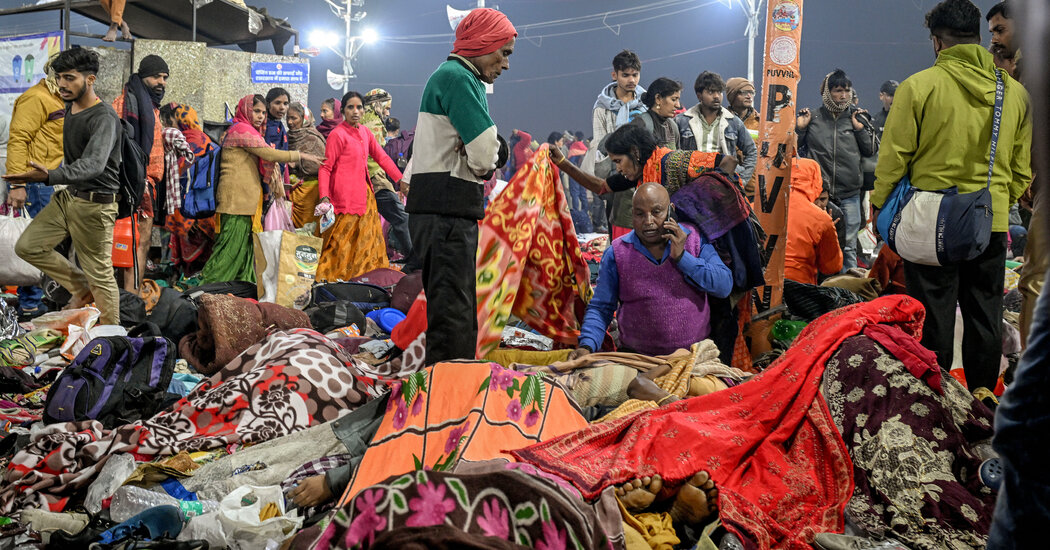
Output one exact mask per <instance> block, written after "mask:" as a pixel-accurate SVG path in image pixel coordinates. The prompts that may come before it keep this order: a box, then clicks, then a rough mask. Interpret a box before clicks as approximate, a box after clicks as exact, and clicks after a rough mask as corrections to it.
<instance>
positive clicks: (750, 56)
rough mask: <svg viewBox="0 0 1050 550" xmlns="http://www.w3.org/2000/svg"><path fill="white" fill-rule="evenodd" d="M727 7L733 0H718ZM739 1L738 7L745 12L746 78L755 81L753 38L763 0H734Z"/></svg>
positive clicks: (755, 33)
mask: <svg viewBox="0 0 1050 550" xmlns="http://www.w3.org/2000/svg"><path fill="white" fill-rule="evenodd" d="M720 1H721V2H722V3H723V4H725V6H726V7H727V8H732V7H733V0H720ZM736 1H737V2H740V7H742V8H744V10H745V11H746V12H747V29H745V30H744V34H745V35H747V79H748V80H750V81H751V82H754V81H755V38H757V37H758V24H759V22H760V21H761V20H760V18H759V16H760V15H761V12H762V4H763V3H764V2H765V0H736Z"/></svg>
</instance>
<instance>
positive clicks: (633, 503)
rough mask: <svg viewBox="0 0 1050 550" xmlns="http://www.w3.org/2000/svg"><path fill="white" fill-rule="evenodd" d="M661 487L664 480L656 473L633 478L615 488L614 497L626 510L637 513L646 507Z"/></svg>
mask: <svg viewBox="0 0 1050 550" xmlns="http://www.w3.org/2000/svg"><path fill="white" fill-rule="evenodd" d="M663 487H664V480H663V479H661V478H660V476H658V475H655V476H652V477H648V476H646V477H643V478H639V479H633V480H631V481H628V482H627V483H624V484H623V485H621V486H619V487H617V488H616V498H618V499H620V502H622V503H623V507H624V508H626V509H627V511H628V512H632V513H637V512H641V511H643V510H645V509H646V508H648V507H649V506H650V505H651V504H652V503H653V501H654V500H656V494H657V493H659V492H660V489H663Z"/></svg>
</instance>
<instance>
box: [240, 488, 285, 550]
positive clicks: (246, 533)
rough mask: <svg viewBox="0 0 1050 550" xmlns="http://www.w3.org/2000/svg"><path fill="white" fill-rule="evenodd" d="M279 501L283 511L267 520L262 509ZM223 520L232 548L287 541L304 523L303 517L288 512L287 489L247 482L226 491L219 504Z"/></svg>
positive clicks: (261, 546) (258, 546)
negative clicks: (261, 515) (285, 493)
mask: <svg viewBox="0 0 1050 550" xmlns="http://www.w3.org/2000/svg"><path fill="white" fill-rule="evenodd" d="M271 502H272V503H274V504H276V505H277V509H278V511H279V512H280V515H278V516H277V517H273V518H270V519H268V520H266V521H260V520H259V513H260V512H262V510H263V508H264V507H266V505H267V504H269V503H271ZM219 522H220V523H221V524H222V528H223V530H224V531H225V532H226V539H227V540H228V541H229V544H230V547H231V548H243V549H245V550H247V549H249V548H253V549H254V548H263V547H265V546H266V545H267V541H275V542H278V543H280V542H283V541H284V540H285V539H287V538H288V537H290V536H292V535H293V534H295V532H296V531H298V530H299V528H300V527H302V525H303V519H302V518H300V517H295V516H288V515H285V508H284V493H282V492H281V488H280V487H278V486H276V485H274V486H269V487H255V486H252V485H245V486H244V487H238V488H237V489H234V490H233V492H231V493H230V494H228V495H226V497H225V498H223V499H222V502H221V503H220V504H219Z"/></svg>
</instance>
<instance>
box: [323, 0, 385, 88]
mask: <svg viewBox="0 0 1050 550" xmlns="http://www.w3.org/2000/svg"><path fill="white" fill-rule="evenodd" d="M325 2H327V3H328V7H329V8H331V9H332V13H334V14H335V15H336V17H338V18H340V19H342V20H343V23H344V25H345V27H346V35H345V38H344V42H343V52H342V53H340V52H339V51H337V50H335V48H333V47H332V46H331V44H325V45H326V46H328V48H329V49H331V50H332V51H335V53H336V54H337V55H339V56H340V57H342V58H343V74H341V75H336V74H334V73H330V74H329V83H332V81H333V80H342V82H343V93H344V94H346V92H347V91H348V90H349V89H350V79H351V78H354V77H355V76H357V75H355V74H354V68H353V61H354V58H356V57H357V54H358V53H359V52H360V50H361V46H362V45H363V44H364V43H366V42H371V41H373V40H375V33H374V32H369V31H368V30H367V29H366V30H365V32H364V33H363V34H362V35H361V36H352V35H351V34H350V23H351V22H357V21H360V20H362V19H364V18H365V16H366V15H367V13H365V12H363V11H360V12H357V13H354V10H353V8H354V6H358V7H360V6H363V5H364V3H365V0H338V1H337V0H325Z"/></svg>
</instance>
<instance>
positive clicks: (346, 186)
mask: <svg viewBox="0 0 1050 550" xmlns="http://www.w3.org/2000/svg"><path fill="white" fill-rule="evenodd" d="M363 105H364V101H363V98H362V97H361V94H359V93H357V92H347V94H346V95H345V96H343V102H342V107H343V117H344V119H345V120H344V121H343V122H342V123H341V124H339V126H337V127H336V128H335V129H334V130H332V133H331V134H329V135H328V142H327V143H326V145H325V161H324V164H322V165H321V170H320V172H319V173H318V189H319V191H320V196H321V203H320V204H318V205H317V210H316V214H317V215H318V216H321V215H323V214H324V213H325V212H327V211H328V210H334V211H335V225H333V226H332V227H330V228H329V229H328V230H327V231H325V232H324V233H322V234H321V237H322V238H323V239H324V246H323V247H322V249H321V263H320V265H319V266H318V267H317V280H318V281H337V280H342V281H346V280H350V279H352V278H354V277H357V276H358V275H362V274H364V273H367V272H369V271H372V270H373V269H377V268H380V267H387V266H388V261H387V254H386V245H385V243H384V241H383V230H382V226H381V224H380V221H379V211H378V210H377V208H376V198H375V194H374V193H373V192H372V185H371V183H370V182H369V180H368V165H367V163H368V157H372V159H374V160H375V161H376V162H377V163H379V166H380V167H382V168H383V170H384V171H386V174H387V175H388V176H390V179H391V180H393V181H401V171H400V170H398V169H397V165H396V164H394V161H392V160H390V157H389V156H388V155H387V154H386V152H384V151H383V148H382V147H381V146H380V145H379V142H377V141H376V139H375V136H373V135H372V132H370V131H369V130H368V128H365V127H364V126H362V125H360V124H359V123H360V120H361V115H362V114H364V106H363Z"/></svg>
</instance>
